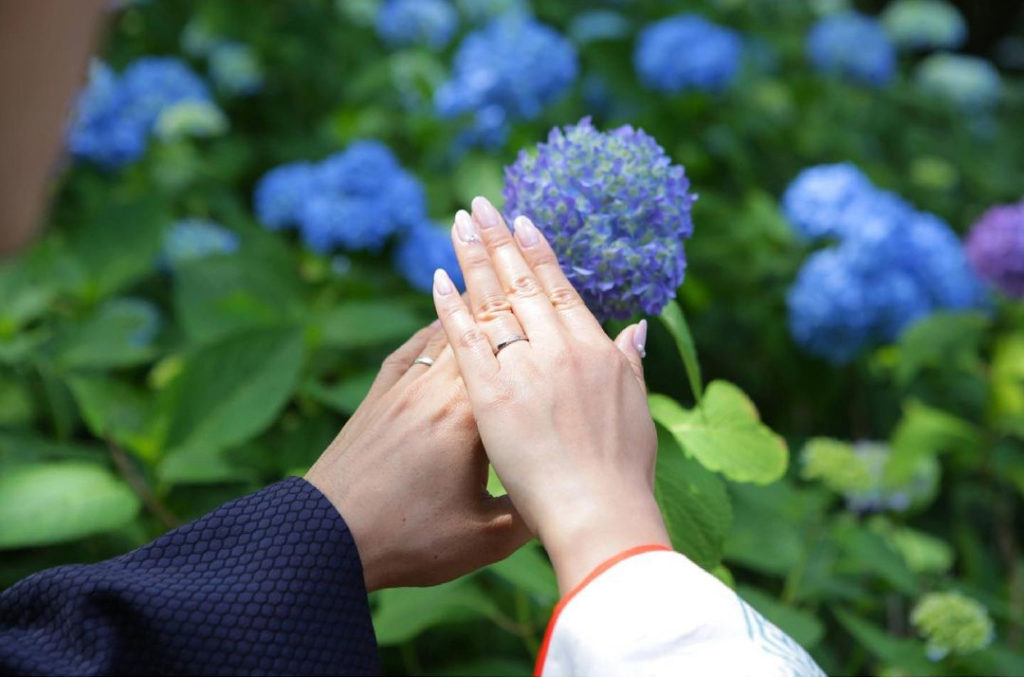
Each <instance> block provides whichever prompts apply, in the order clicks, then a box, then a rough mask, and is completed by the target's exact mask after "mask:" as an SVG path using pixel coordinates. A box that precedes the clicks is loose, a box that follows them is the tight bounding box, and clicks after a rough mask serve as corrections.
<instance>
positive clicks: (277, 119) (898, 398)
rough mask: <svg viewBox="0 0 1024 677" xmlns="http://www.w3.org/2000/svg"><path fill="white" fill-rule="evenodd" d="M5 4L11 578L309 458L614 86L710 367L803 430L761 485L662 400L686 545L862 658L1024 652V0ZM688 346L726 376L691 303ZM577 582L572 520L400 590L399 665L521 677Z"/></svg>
mask: <svg viewBox="0 0 1024 677" xmlns="http://www.w3.org/2000/svg"><path fill="white" fill-rule="evenodd" d="M29 4H31V5H34V6H36V13H34V14H33V13H32V12H31V11H27V10H26V9H25V7H24V6H26V5H29ZM19 6H21V7H19ZM39 6H44V7H49V9H45V8H44V9H42V10H40V9H39ZM73 7H74V9H72V8H73ZM0 17H2V19H3V20H2V21H0V32H3V33H4V34H5V36H6V38H5V39H4V40H0V86H2V87H3V88H4V90H5V91H4V94H3V103H2V104H0V122H2V124H0V127H2V129H3V131H2V133H0V134H2V138H3V139H4V141H3V145H4V147H5V148H7V149H10V151H9V153H7V158H6V159H5V161H4V165H5V166H3V167H0V196H2V199H0V202H2V203H3V205H2V206H0V210H2V211H0V215H2V217H3V223H2V228H3V235H2V237H0V244H2V250H3V251H4V252H6V255H5V259H4V261H3V262H0V588H2V587H6V586H8V585H10V584H12V583H14V582H15V581H17V580H18V579H20V578H22V577H24V576H27V575H29V574H31V573H32V572H34V571H38V570H40V569H43V568H46V567H51V566H55V565H59V564H65V563H71V562H87V561H96V560H99V559H103V558H107V557H111V556H114V555H116V554H119V553H122V552H124V551H126V550H128V549H131V548H134V547H137V546H139V545H142V544H143V543H145V542H147V541H149V540H151V539H152V538H154V537H155V536H157V535H159V534H160V533H162V532H164V531H166V530H167V529H169V528H171V527H173V526H175V525H177V524H180V523H182V522H184V521H188V520H190V519H193V518H195V517H198V516H199V515H201V514H203V513H204V512H206V511H208V510H210V509H212V508H214V507H216V506H218V505H219V504H221V503H222V502H224V501H226V500H228V499H231V498H234V497H237V496H240V495H242V494H245V493H248V492H251V491H254V490H256V489H258V488H260V487H262V486H264V485H266V484H269V483H271V482H274V481H276V480H278V479H281V478H282V477H284V476H287V475H290V474H302V473H304V472H305V470H306V468H307V467H308V466H309V464H310V463H311V462H312V461H313V460H314V459H315V458H316V457H317V456H318V455H319V453H320V451H322V449H324V448H325V446H326V445H327V444H328V442H329V441H330V440H331V439H332V437H333V436H334V435H335V434H336V432H337V431H338V430H339V429H340V427H341V426H342V425H343V424H344V422H345V420H346V417H347V416H348V415H350V414H351V412H352V411H354V409H355V408H356V406H357V405H358V404H359V402H360V400H361V398H362V396H363V395H364V394H365V392H366V390H367V389H368V387H369V383H370V381H371V380H372V378H373V376H374V374H375V372H376V369H377V366H378V364H379V362H380V360H381V359H382V358H383V357H384V356H385V355H386V354H387V353H388V352H390V350H393V349H394V348H395V347H396V346H397V345H398V344H399V343H400V342H401V341H402V340H404V338H405V337H407V336H408V335H409V334H410V333H411V332H412V331H414V330H415V329H417V328H418V327H419V326H422V325H423V324H426V323H427V322H429V321H430V320H431V319H432V312H433V311H432V305H431V302H430V299H429V294H427V293H426V292H427V290H429V284H430V276H431V273H432V271H433V269H434V268H435V267H437V266H444V267H446V268H448V269H449V270H454V257H453V254H452V252H451V247H450V242H449V241H448V233H447V230H448V227H449V226H450V224H451V219H452V217H453V214H454V212H455V210H456V209H458V208H461V207H465V206H467V205H468V203H469V201H470V200H471V198H472V197H473V196H475V195H478V194H482V195H486V196H488V197H489V198H491V199H492V200H494V201H495V203H496V204H498V205H499V206H501V204H502V199H503V198H502V191H503V188H504V185H505V174H504V168H505V167H506V166H508V165H510V164H511V163H512V162H514V161H515V160H516V158H517V155H518V154H519V153H520V152H521V151H524V150H525V151H528V152H530V151H532V149H533V148H535V147H536V146H537V144H538V143H540V142H543V141H544V140H545V139H546V138H547V135H548V132H549V130H551V129H552V128H553V127H556V126H565V125H573V124H576V123H577V122H579V121H580V120H581V119H582V118H584V117H585V116H589V117H590V118H591V119H592V122H593V124H594V126H595V127H597V128H598V129H601V130H609V129H612V128H614V127H617V126H620V125H624V124H629V125H633V126H635V127H640V128H643V129H644V130H645V131H646V132H647V133H648V134H650V135H651V136H653V137H654V139H656V140H657V142H658V143H659V144H660V145H661V146H662V147H663V148H664V149H665V152H666V153H667V154H668V155H669V156H670V157H671V159H672V161H673V162H675V163H677V164H680V165H682V166H683V167H684V168H685V170H686V174H687V176H688V178H689V180H690V182H691V190H692V191H693V192H694V193H696V194H698V195H699V199H698V200H697V201H696V203H695V204H694V206H693V221H694V234H693V236H692V237H691V238H690V239H689V240H687V242H686V259H687V264H688V265H687V271H686V278H685V282H684V284H683V285H682V286H681V287H680V288H679V290H678V296H677V299H678V301H679V303H680V305H681V307H682V309H683V310H684V312H685V315H686V318H687V319H688V321H689V326H690V329H691V330H692V332H693V337H694V340H695V344H696V347H697V350H698V351H699V353H700V357H701V365H702V367H703V373H704V378H705V380H707V381H711V380H713V379H728V380H729V381H731V382H732V383H735V384H737V385H738V386H740V387H741V388H742V389H743V390H744V391H745V392H746V393H747V394H748V395H749V396H750V398H751V399H752V400H753V402H754V403H755V405H756V407H757V409H758V411H759V413H760V417H761V419H762V420H763V422H764V423H765V424H766V425H767V426H769V427H771V428H772V429H773V430H774V431H775V432H776V433H778V434H779V435H781V436H782V437H783V438H784V440H785V442H786V444H787V446H788V448H789V464H788V470H787V471H786V473H785V476H784V477H782V478H781V479H778V480H777V481H773V482H769V483H767V484H757V483H750V482H742V481H735V478H734V477H732V476H730V475H729V473H723V474H718V473H712V472H710V471H709V470H707V469H704V468H702V467H700V466H699V465H698V464H692V466H693V467H690V466H686V467H682V466H678V467H677V466H675V465H673V464H676V463H682V461H679V460H677V459H682V458H683V456H681V455H679V453H678V449H674V448H672V447H673V446H674V445H675V444H676V441H674V440H673V439H672V436H671V435H669V434H668V433H667V432H666V431H665V430H661V431H660V432H661V433H662V435H661V437H662V444H663V447H664V448H663V449H662V454H663V457H662V460H659V483H658V492H659V501H660V502H661V505H662V508H663V510H664V511H665V512H666V517H667V519H668V520H669V522H670V524H669V526H670V529H671V530H672V531H673V538H674V539H677V538H678V541H679V548H680V549H681V550H683V551H684V552H686V553H687V554H688V555H690V556H691V557H693V558H694V559H695V561H697V562H698V563H699V564H701V565H702V566H704V567H705V568H707V569H708V570H711V571H713V572H714V573H715V574H716V575H718V576H719V577H720V578H722V579H723V580H724V581H726V582H727V583H728V584H729V585H731V586H733V587H735V588H736V590H737V591H738V592H739V593H740V594H741V595H742V596H743V597H744V598H745V599H747V600H748V601H749V602H750V603H751V604H752V605H753V606H754V607H756V608H757V609H758V610H760V611H761V612H762V613H763V614H764V615H765V616H766V617H767V618H768V619H769V620H772V621H773V622H775V623H776V624H777V625H779V626H780V627H781V628H783V629H784V630H786V631H787V632H788V633H790V634H791V635H792V636H793V637H794V638H795V639H796V640H797V641H798V642H800V643H801V644H803V645H804V646H805V647H806V648H807V649H808V650H809V651H810V652H811V653H812V654H813V656H814V657H815V659H816V660H817V661H818V662H819V664H820V665H821V666H822V668H823V669H825V670H826V671H827V672H829V673H830V674H879V675H905V674H935V675H946V674H950V675H952V674H1024V659H1022V655H1024V650H1022V641H1024V555H1022V551H1021V541H1022V534H1024V529H1022V527H1021V523H1022V521H1024V514H1022V512H1021V503H1022V492H1024V304H1022V302H1021V300H1020V298H1021V296H1024V203H1022V198H1024V134H1022V133H1021V130H1022V129H1024V11H1022V8H1021V5H1020V3H1019V2H1009V1H1008V2H995V1H991V2H990V1H985V0H961V1H958V2H945V1H943V0H893V1H892V2H883V1H876V2H848V1H846V0H800V1H787V2H781V1H778V0H705V1H703V2H697V1H692V2H682V1H679V2H668V1H658V2H655V1H654V0H603V1H599V2H575V1H574V2H569V1H562V2H553V1H551V2H541V1H539V0H538V1H535V2H533V3H530V2H527V1H526V0H520V1H518V2H513V1H512V0H503V1H491V2H486V1H484V0H381V1H377V0H337V1H335V2H329V1H326V0H325V1H312V0H305V1H302V2H287V3H285V2H279V3H268V2H256V1H254V0H245V1H239V0H234V1H231V2H228V1H227V0H203V1H190V2H186V1H179V2H173V3H171V2H131V1H129V0H121V1H118V2H106V3H86V2H82V3H39V2H36V3H11V2H7V3H4V4H3V5H2V7H0ZM19 36H20V37H19ZM16 38H18V39H16ZM90 53H91V54H92V56H91V57H90ZM851 215H852V216H851ZM551 227H552V228H557V224H555V225H551ZM618 326H622V324H621V321H610V322H609V323H608V327H609V330H613V329H615V328H616V327H618ZM648 355H649V357H648V360H647V373H648V382H649V386H650V389H651V391H652V392H658V393H664V394H667V395H669V396H671V397H673V398H676V399H677V400H679V401H680V402H681V403H684V404H687V405H688V404H690V403H692V402H693V396H692V395H691V392H690V388H689V386H688V382H687V376H686V372H685V371H684V368H683V363H682V361H681V360H680V355H679V353H678V352H677V349H676V345H675V341H674V340H673V336H672V335H671V334H670V332H669V331H667V330H666V329H664V328H663V327H662V326H660V325H659V326H652V335H651V337H650V343H649V346H648ZM670 454H671V455H670ZM663 461H664V463H663ZM686 463H692V462H691V461H689V460H687V461H686ZM556 601H557V588H556V586H555V583H554V577H553V574H552V573H551V570H550V566H549V565H548V563H547V561H546V558H545V556H544V554H543V551H542V550H541V549H540V548H539V547H538V546H536V544H531V545H530V546H528V547H526V548H524V549H523V550H522V551H520V552H519V553H517V554H516V555H514V556H513V557H512V558H510V559H509V560H507V561H505V562H503V563H500V564H498V565H494V566H492V567H489V568H487V569H485V570H483V571H481V572H478V573H476V574H474V575H472V576H469V577H466V578H464V579H461V580H459V581H455V582H453V583H450V584H446V585H444V586H439V587H437V588H429V589H416V590H388V591H383V592H380V593H376V594H375V595H374V596H373V600H372V604H373V607H374V621H375V626H376V629H377V632H378V639H379V641H380V643H381V645H382V654H383V659H384V665H385V669H386V670H387V671H388V672H389V673H393V674H466V675H469V674H474V675H476V674H494V675H503V674H525V673H528V672H529V671H530V669H531V665H532V660H533V658H534V656H535V654H536V651H537V649H538V647H539V644H540V640H541V637H542V634H543V630H544V626H545V623H546V620H547V618H548V615H549V614H550V611H551V608H552V606H553V605H554V603H555V602H556Z"/></svg>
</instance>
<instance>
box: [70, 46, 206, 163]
mask: <svg viewBox="0 0 1024 677" xmlns="http://www.w3.org/2000/svg"><path fill="white" fill-rule="evenodd" d="M194 104H202V105H203V106H209V107H214V108H215V106H213V102H212V99H211V97H210V93H209V90H208V89H207V87H206V85H205V84H204V83H203V81H202V80H201V79H200V78H199V77H198V76H197V75H196V74H195V73H193V72H192V71H191V70H190V69H189V68H188V66H186V65H185V64H184V63H183V62H182V61H180V60H178V59H174V58H170V57H145V58H142V59H139V60H137V61H135V62H134V63H132V64H131V65H129V66H128V67H127V68H126V69H125V70H124V72H123V73H122V74H121V75H120V76H118V75H117V74H116V73H114V71H113V70H111V69H110V68H109V67H107V66H106V65H104V64H101V63H96V64H94V65H93V66H92V68H91V69H90V76H89V83H88V85H87V86H86V88H85V90H83V91H82V93H81V94H80V95H79V97H78V101H77V104H76V107H75V112H74V115H73V117H72V120H71V124H70V126H69V130H68V147H69V149H70V150H71V152H72V154H74V155H75V156H77V157H81V158H85V159H88V160H91V161H92V162H94V163H96V164H98V165H100V166H102V167H105V168H111V169H113V168H117V167H121V166H124V165H126V164H128V163H130V162H133V161H135V160H137V159H139V158H140V157H142V155H143V154H144V153H145V151H146V146H147V143H148V140H149V138H150V136H151V135H152V133H153V131H154V128H156V127H157V126H158V123H159V121H160V118H161V116H162V115H165V114H168V112H172V113H173V111H174V110H175V108H176V107H182V106H186V107H187V106H193V105H194Z"/></svg>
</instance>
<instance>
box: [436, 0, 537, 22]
mask: <svg viewBox="0 0 1024 677" xmlns="http://www.w3.org/2000/svg"><path fill="white" fill-rule="evenodd" d="M455 4H456V5H457V6H458V8H459V12H460V13H461V14H462V15H463V16H464V17H465V18H466V20H467V21H468V22H469V23H471V24H475V25H480V24H484V23H487V22H488V21H490V20H491V19H493V18H494V17H496V16H504V15H506V14H527V15H528V14H530V13H531V11H530V0H455Z"/></svg>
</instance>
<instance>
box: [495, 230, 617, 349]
mask: <svg viewBox="0 0 1024 677" xmlns="http://www.w3.org/2000/svg"><path fill="white" fill-rule="evenodd" d="M513 226H514V230H515V239H516V242H517V243H518V244H519V250H520V251H521V252H522V254H523V258H524V259H525V260H526V262H527V263H528V264H529V265H530V268H532V269H533V272H534V274H535V275H536V276H537V279H538V280H540V284H541V287H542V288H543V289H544V292H545V293H546V294H547V297H548V298H549V299H550V300H551V305H552V306H554V308H555V311H556V312H557V313H558V316H559V317H561V319H562V322H563V323H564V324H565V326H567V327H569V329H570V330H572V331H573V333H574V334H579V333H581V332H582V333H583V334H587V333H591V334H592V333H595V332H600V333H601V335H602V336H604V330H603V329H602V328H601V323H600V322H598V321H597V318H596V317H594V315H593V313H591V312H590V310H589V309H588V308H587V306H586V304H585V303H583V299H582V298H581V297H580V295H579V293H578V292H577V291H576V289H575V288H574V287H573V286H572V283H571V282H569V278H567V277H566V276H565V273H564V272H562V267H561V266H560V265H559V264H558V257H557V256H555V252H554V250H553V249H551V245H550V244H548V241H547V239H546V238H545V237H544V234H543V233H541V232H540V230H539V229H538V228H537V226H535V225H534V224H533V221H531V220H530V219H528V218H526V217H525V216H518V217H516V220H515V222H514V223H513Z"/></svg>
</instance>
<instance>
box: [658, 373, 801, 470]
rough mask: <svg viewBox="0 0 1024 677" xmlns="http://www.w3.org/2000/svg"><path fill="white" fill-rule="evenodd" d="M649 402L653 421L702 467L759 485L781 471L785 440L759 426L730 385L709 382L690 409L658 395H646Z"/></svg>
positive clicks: (750, 405)
mask: <svg viewBox="0 0 1024 677" xmlns="http://www.w3.org/2000/svg"><path fill="white" fill-rule="evenodd" d="M650 404H651V414H652V415H653V416H654V420H655V421H657V422H658V423H660V424H661V425H663V426H665V428H666V429H668V430H669V432H671V433H672V434H673V435H674V436H675V438H676V441H677V442H678V443H679V445H680V446H681V447H682V448H683V450H684V451H685V452H686V453H687V454H688V455H689V456H692V457H693V458H695V459H697V460H698V461H699V462H700V463H701V465H703V466H704V467H705V468H707V469H709V470H714V471H717V472H720V473H722V474H723V475H725V476H726V477H727V478H729V479H731V480H733V481H736V482H755V483H759V484H768V483H770V482H774V481H775V480H777V479H779V478H780V477H782V475H783V474H784V473H785V472H786V464H787V462H788V459H789V452H788V450H787V448H786V443H785V441H784V440H783V439H782V438H781V437H779V436H778V435H776V434H775V433H773V432H772V431H771V429H770V428H768V427H767V426H765V425H763V424H762V423H761V421H760V418H759V416H758V413H757V409H756V408H755V407H754V404H753V402H751V401H750V399H749V398H748V397H747V396H746V395H745V394H744V393H743V391H742V390H740V389H739V388H737V387H736V386H734V385H732V384H731V383H728V382H726V381H712V382H711V383H710V384H709V385H708V389H707V392H705V394H704V398H703V400H702V401H701V404H700V406H699V407H697V408H694V409H692V410H687V409H684V408H683V407H681V406H680V405H679V403H677V402H676V401H675V400H673V399H671V398H669V397H665V396H664V395H651V397H650Z"/></svg>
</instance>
